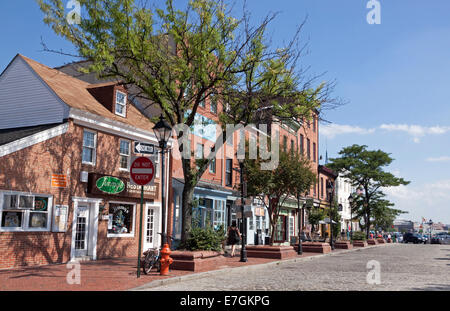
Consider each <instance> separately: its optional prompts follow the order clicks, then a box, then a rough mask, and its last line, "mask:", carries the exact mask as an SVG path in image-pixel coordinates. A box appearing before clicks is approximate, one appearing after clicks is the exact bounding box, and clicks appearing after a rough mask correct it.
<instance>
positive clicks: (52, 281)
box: [0, 246, 377, 291]
mask: <svg viewBox="0 0 450 311" xmlns="http://www.w3.org/2000/svg"><path fill="white" fill-rule="evenodd" d="M372 247H377V246H372ZM365 248H370V246H369V247H365ZM354 250H357V249H353V250H350V251H354ZM343 252H348V250H334V251H333V252H332V253H329V254H326V255H323V254H318V253H305V252H304V253H303V255H302V256H297V257H294V258H289V259H285V260H278V259H265V258H248V261H247V262H240V261H239V260H240V258H239V254H238V252H236V253H237V256H235V257H233V258H231V257H226V259H225V264H224V265H222V266H218V267H216V268H215V269H212V270H207V271H199V272H191V271H182V270H171V271H170V273H169V276H160V275H159V273H158V272H152V273H151V274H149V275H145V274H144V273H141V277H140V278H139V279H138V278H137V277H136V266H137V265H136V258H115V259H106V260H98V261H87V262H82V263H81V270H80V271H81V272H80V276H81V278H80V279H81V284H72V285H71V284H68V282H67V279H66V278H67V274H68V273H69V272H70V269H68V268H67V267H66V264H58V265H47V266H39V267H20V268H15V269H8V270H0V291H122V290H130V289H139V288H143V287H152V286H158V284H159V285H161V284H162V283H167V282H179V281H181V280H183V279H185V278H194V277H197V276H198V277H202V275H204V272H208V273H209V272H211V273H214V271H217V273H222V271H226V270H227V269H229V268H236V267H245V266H249V268H250V266H255V267H254V268H258V266H256V265H259V267H261V266H263V267H265V268H268V267H269V266H270V265H271V264H278V263H282V262H291V261H293V260H302V259H304V258H305V259H306V258H308V257H315V256H328V255H330V254H331V255H332V254H335V253H343ZM264 264H267V265H264ZM244 269H245V268H244ZM219 270H220V271H219Z"/></svg>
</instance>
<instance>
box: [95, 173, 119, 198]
mask: <svg viewBox="0 0 450 311" xmlns="http://www.w3.org/2000/svg"><path fill="white" fill-rule="evenodd" d="M95 184H96V186H97V188H98V189H99V190H100V191H103V192H106V193H109V194H116V193H120V192H122V191H123V190H124V189H125V183H124V182H123V181H122V180H120V179H119V178H116V177H112V176H103V177H100V178H99V179H97V182H96V183H95Z"/></svg>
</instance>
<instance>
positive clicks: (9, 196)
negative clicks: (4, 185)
mask: <svg viewBox="0 0 450 311" xmlns="http://www.w3.org/2000/svg"><path fill="white" fill-rule="evenodd" d="M52 201H53V197H52V196H51V195H45V194H31V193H25V192H13V191H7V192H6V191H5V192H0V231H50V224H51V218H50V216H51V211H52Z"/></svg>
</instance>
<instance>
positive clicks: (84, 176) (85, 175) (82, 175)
mask: <svg viewBox="0 0 450 311" xmlns="http://www.w3.org/2000/svg"><path fill="white" fill-rule="evenodd" d="M88 175H89V173H88V172H86V171H81V173H80V181H81V182H88Z"/></svg>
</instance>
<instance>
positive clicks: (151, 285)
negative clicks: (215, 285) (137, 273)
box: [128, 243, 398, 291]
mask: <svg viewBox="0 0 450 311" xmlns="http://www.w3.org/2000/svg"><path fill="white" fill-rule="evenodd" d="M395 244H398V243H385V244H377V245H370V246H366V247H356V248H352V249H344V250H339V251H337V252H334V253H333V252H331V253H328V254H319V255H313V256H308V257H300V258H291V259H284V260H278V261H272V262H268V263H262V264H257V265H249V266H242V267H232V268H224V269H219V270H212V271H206V272H199V273H193V274H188V275H182V276H176V277H172V278H168V279H162V280H155V281H152V282H149V283H147V284H144V285H141V286H138V287H135V288H131V289H128V290H129V291H143V290H146V289H148V288H155V287H159V286H163V285H168V284H174V283H178V282H183V281H188V280H196V279H201V278H204V277H208V276H213V275H217V274H222V273H227V272H228V273H229V272H232V271H241V272H244V271H254V270H259V269H265V268H267V267H271V266H279V265H283V264H288V263H294V262H301V261H306V260H313V259H315V258H321V257H325V256H336V255H340V254H345V253H349V252H355V251H363V250H366V249H370V248H375V247H380V246H385V247H386V246H388V245H391V246H392V245H395Z"/></svg>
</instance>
